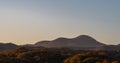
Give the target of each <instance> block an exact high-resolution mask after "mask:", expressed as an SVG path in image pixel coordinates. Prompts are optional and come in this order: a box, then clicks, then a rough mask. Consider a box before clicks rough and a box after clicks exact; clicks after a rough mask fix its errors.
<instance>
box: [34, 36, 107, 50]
mask: <svg viewBox="0 0 120 63" xmlns="http://www.w3.org/2000/svg"><path fill="white" fill-rule="evenodd" d="M35 45H36V46H43V47H56V48H60V47H66V48H70V47H73V48H88V47H89V48H93V47H101V46H105V44H103V43H100V42H98V41H97V40H95V39H94V38H92V37H90V36H88V35H80V36H78V37H75V38H71V39H70V38H62V37H61V38H57V39H55V40H52V41H40V42H37V43H36V44H35Z"/></svg>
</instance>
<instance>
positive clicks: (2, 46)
mask: <svg viewBox="0 0 120 63" xmlns="http://www.w3.org/2000/svg"><path fill="white" fill-rule="evenodd" d="M16 47H17V45H15V44H13V43H0V51H3V50H12V49H15V48H16Z"/></svg>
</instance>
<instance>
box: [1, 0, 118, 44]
mask: <svg viewBox="0 0 120 63" xmlns="http://www.w3.org/2000/svg"><path fill="white" fill-rule="evenodd" d="M119 27H120V0H0V42H3V43H8V42H12V43H15V44H20V45H21V44H34V43H36V42H38V41H42V40H53V39H56V38H58V37H67V38H74V37H77V36H79V35H89V36H91V37H93V38H95V39H96V40H98V41H99V42H102V43H105V44H120V28H119Z"/></svg>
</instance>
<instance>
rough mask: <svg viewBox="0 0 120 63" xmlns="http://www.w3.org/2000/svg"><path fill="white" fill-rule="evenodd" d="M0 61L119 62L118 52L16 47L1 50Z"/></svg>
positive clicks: (119, 53) (6, 62) (25, 62)
mask: <svg viewBox="0 0 120 63" xmlns="http://www.w3.org/2000/svg"><path fill="white" fill-rule="evenodd" d="M0 63H120V52H119V51H80V50H79V51H75V50H74V51H73V50H70V49H65V48H61V49H52V48H51V49H47V48H37V49H31V48H25V47H18V48H16V49H14V50H11V51H3V52H1V53H0Z"/></svg>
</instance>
